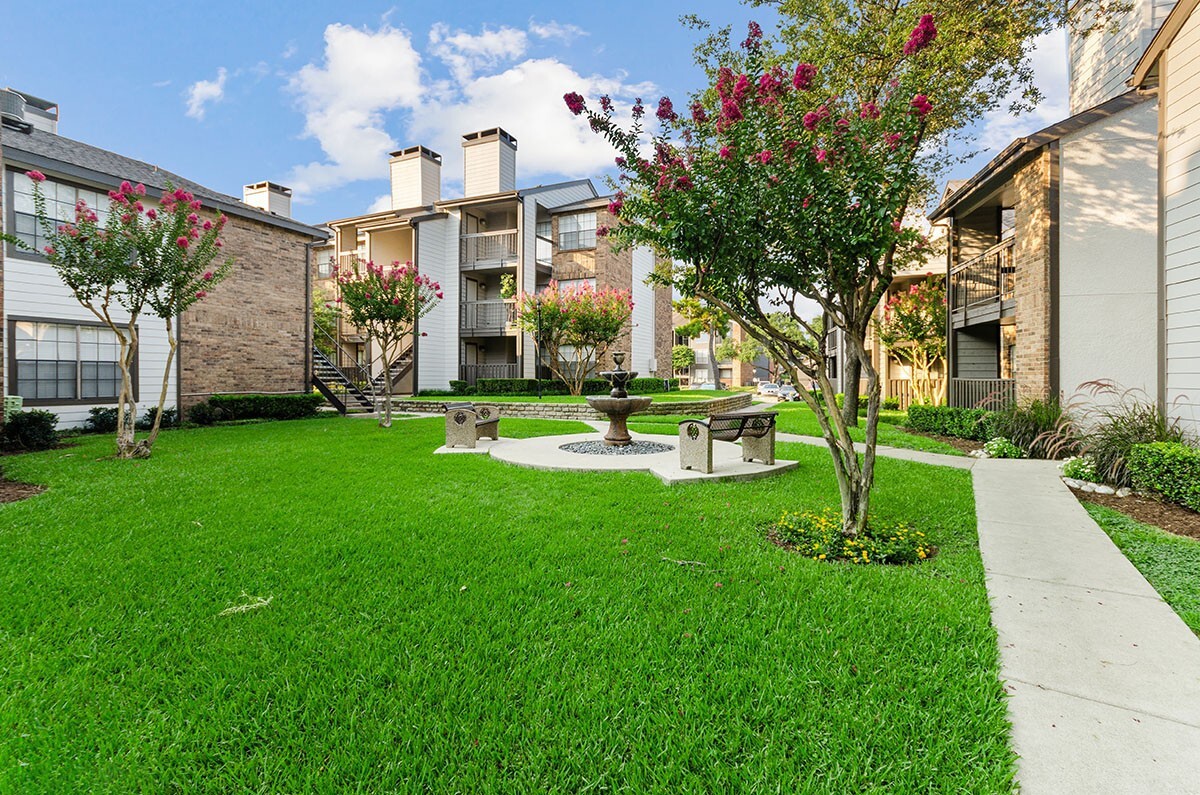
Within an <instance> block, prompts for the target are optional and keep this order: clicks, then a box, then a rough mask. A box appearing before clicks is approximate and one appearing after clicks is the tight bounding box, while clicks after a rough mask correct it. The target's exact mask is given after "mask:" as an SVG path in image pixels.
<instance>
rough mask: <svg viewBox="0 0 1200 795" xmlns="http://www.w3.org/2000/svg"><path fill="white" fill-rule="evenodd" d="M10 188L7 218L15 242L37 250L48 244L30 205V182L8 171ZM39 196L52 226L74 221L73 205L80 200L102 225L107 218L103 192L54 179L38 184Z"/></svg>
mask: <svg viewBox="0 0 1200 795" xmlns="http://www.w3.org/2000/svg"><path fill="white" fill-rule="evenodd" d="M8 178H9V184H10V185H11V186H12V214H11V216H10V218H9V221H10V223H11V227H10V231H11V232H12V234H13V236H14V237H16V238H17V239H18V240H20V241H22V242H23V243H25V244H26V245H27V246H30V247H32V248H33V249H34V250H35V251H37V252H41V250H42V249H43V248H44V247H45V246H46V245H47V244H48V242H49V241H47V240H46V238H45V236H44V234H45V230H44V229H43V228H42V224H41V223H39V222H38V218H37V211H36V208H35V206H34V203H33V180H31V179H30V178H29V177H27V176H25V174H24V173H22V172H20V171H9V172H8ZM42 196H44V197H45V199H46V217H47V218H48V219H49V220H50V221H52V222H53V223H55V224H58V223H62V222H64V221H71V222H73V221H74V220H75V205H76V203H77V202H79V201H83V202H85V203H86V204H87V206H88V207H89V208H91V209H92V210H94V211H95V212H96V215H98V216H99V217H100V223H101V224H103V223H104V221H105V219H106V217H107V216H108V194H107V192H106V191H103V190H93V189H91V188H81V187H77V186H75V185H68V184H66V183H63V182H59V181H57V180H54V179H47V180H46V181H45V182H43V183H42Z"/></svg>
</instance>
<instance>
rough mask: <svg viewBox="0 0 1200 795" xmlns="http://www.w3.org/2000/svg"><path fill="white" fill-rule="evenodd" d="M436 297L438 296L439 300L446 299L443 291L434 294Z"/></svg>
mask: <svg viewBox="0 0 1200 795" xmlns="http://www.w3.org/2000/svg"><path fill="white" fill-rule="evenodd" d="M434 295H436V296H437V297H438V298H439V299H440V298H443V297H444V296H443V295H442V291H441V290H438V291H437V292H436V293H434Z"/></svg>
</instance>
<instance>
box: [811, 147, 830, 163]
mask: <svg viewBox="0 0 1200 795" xmlns="http://www.w3.org/2000/svg"><path fill="white" fill-rule="evenodd" d="M813 157H815V158H816V159H817V162H818V163H824V162H825V161H826V160H828V159H829V152H827V151H825V150H824V149H814V150H813Z"/></svg>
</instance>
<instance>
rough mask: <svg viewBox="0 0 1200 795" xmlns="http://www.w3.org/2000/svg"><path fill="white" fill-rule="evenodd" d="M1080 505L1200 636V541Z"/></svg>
mask: <svg viewBox="0 0 1200 795" xmlns="http://www.w3.org/2000/svg"><path fill="white" fill-rule="evenodd" d="M1083 507H1084V508H1086V509H1087V512H1088V513H1090V514H1091V515H1092V518H1093V519H1095V520H1096V524H1098V525H1100V527H1102V528H1103V529H1104V532H1106V533H1108V536H1109V538H1111V539H1112V540H1113V543H1114V544H1116V545H1117V548H1118V549H1120V550H1121V551H1122V552H1123V553H1125V557H1127V558H1129V561H1130V562H1131V563H1132V564H1133V565H1134V566H1136V567H1137V570H1138V571H1140V572H1141V573H1142V576H1143V577H1145V578H1146V580H1147V581H1148V582H1149V583H1150V584H1151V585H1153V586H1154V589H1155V590H1156V591H1158V593H1159V595H1160V596H1161V597H1162V598H1163V600H1164V601H1165V602H1166V603H1167V604H1169V605H1170V606H1171V607H1172V608H1173V609H1174V610H1175V612H1176V613H1178V614H1179V617H1180V618H1182V619H1183V623H1185V624H1187V625H1188V627H1190V628H1191V630H1192V632H1195V633H1196V634H1197V635H1200V577H1198V576H1197V572H1200V541H1197V540H1196V539H1194V538H1188V537H1186V536H1180V535H1175V534H1174V533H1168V532H1166V531H1165V530H1160V529H1158V528H1157V527H1151V526H1150V525H1145V524H1142V523H1140V522H1137V521H1135V520H1133V519H1131V518H1129V517H1128V516H1126V515H1125V514H1123V513H1121V512H1119V511H1114V510H1113V509H1111V508H1105V507H1104V506H1102V505H1096V504H1094V503H1084V506H1083Z"/></svg>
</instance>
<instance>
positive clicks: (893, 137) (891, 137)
mask: <svg viewBox="0 0 1200 795" xmlns="http://www.w3.org/2000/svg"><path fill="white" fill-rule="evenodd" d="M903 137H904V136H902V135H901V134H900V133H888V134H887V135H885V136H884V137H883V141H884V143H886V144H887V147H888V149H895V148H897V147H898V146H900V139H901V138H903Z"/></svg>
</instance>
